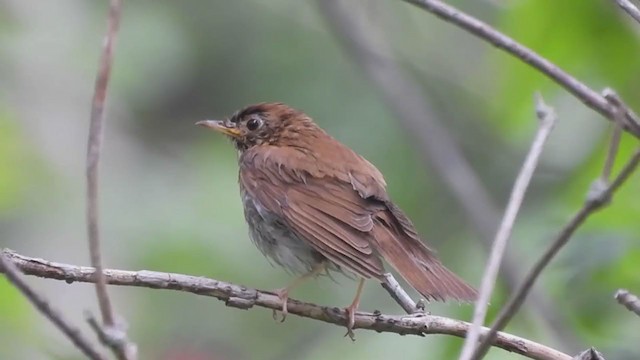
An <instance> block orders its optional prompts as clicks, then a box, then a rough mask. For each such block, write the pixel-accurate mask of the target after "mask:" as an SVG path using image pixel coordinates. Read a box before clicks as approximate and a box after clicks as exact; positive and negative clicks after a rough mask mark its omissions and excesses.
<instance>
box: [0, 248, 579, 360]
mask: <svg viewBox="0 0 640 360" xmlns="http://www.w3.org/2000/svg"><path fill="white" fill-rule="evenodd" d="M2 254H5V255H6V256H7V258H8V259H9V260H11V261H12V262H13V263H14V264H15V265H16V266H17V267H18V268H19V269H20V270H22V272H24V273H25V274H28V275H35V276H38V277H43V278H48V279H56V280H63V281H65V282H67V283H72V282H76V281H77V282H88V283H93V282H95V276H94V274H95V269H94V268H92V267H85V266H77V265H69V264H61V263H55V262H51V261H47V260H43V259H38V258H32V257H28V256H24V255H20V254H17V253H15V252H13V251H11V250H8V249H5V250H2ZM103 272H104V275H105V278H106V280H107V283H108V284H112V285H122V286H136V287H144V288H151V289H165V290H176V291H183V292H189V293H193V294H196V295H202V296H211V297H214V298H217V299H218V300H221V301H224V302H225V304H226V305H227V306H230V307H235V308H239V309H249V308H252V307H253V306H258V307H263V308H267V309H272V310H280V309H282V301H281V300H280V298H279V297H278V296H277V295H275V294H274V293H272V292H267V291H261V290H256V289H251V288H247V287H244V286H241V285H236V284H232V283H228V282H223V281H218V280H214V279H208V278H204V277H197V276H189V275H183V274H174V273H163V272H156V271H147V270H142V271H126V270H114V269H104V271H103ZM287 308H288V310H289V314H295V315H298V316H302V317H306V318H310V319H315V320H319V321H323V322H326V323H330V324H335V325H339V326H344V324H345V323H346V321H347V318H346V317H345V313H344V311H343V309H342V308H339V307H327V306H319V305H315V304H310V303H305V302H301V301H297V300H293V299H289V300H288V303H287ZM274 326H276V325H274ZM278 326H280V325H278ZM470 326H471V324H469V323H467V322H464V321H460V320H455V319H450V318H446V317H442V316H433V315H428V314H417V315H409V316H407V315H399V316H398V315H396V316H392V315H383V314H380V313H378V312H375V313H373V314H372V313H363V312H358V313H357V314H356V318H355V327H354V328H356V329H367V330H373V331H377V332H388V333H397V334H401V335H418V336H424V335H429V334H443V335H451V336H456V337H464V336H465V335H466V333H467V332H468V330H469V327H470ZM486 331H488V329H487V328H484V329H483V334H484V333H485V332H486ZM493 344H494V346H496V347H499V348H502V349H505V350H507V351H510V352H514V353H517V354H520V355H523V356H525V357H527V358H530V359H537V360H571V356H569V355H567V354H564V353H562V352H560V351H558V350H555V349H552V348H549V347H547V346H545V345H542V344H538V343H535V342H533V341H531V340H528V339H524V338H521V337H517V336H514V335H511V334H508V333H504V332H500V333H498V335H497V337H496V338H495V339H494V340H493Z"/></svg>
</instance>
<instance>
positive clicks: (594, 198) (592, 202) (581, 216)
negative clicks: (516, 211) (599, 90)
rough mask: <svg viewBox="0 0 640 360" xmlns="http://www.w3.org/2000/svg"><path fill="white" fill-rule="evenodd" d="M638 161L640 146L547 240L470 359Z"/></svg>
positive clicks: (481, 351) (478, 354)
mask: <svg viewBox="0 0 640 360" xmlns="http://www.w3.org/2000/svg"><path fill="white" fill-rule="evenodd" d="M639 163H640V149H638V150H636V152H635V153H634V154H633V155H632V156H631V159H630V160H629V161H628V162H627V163H626V165H625V166H624V168H623V169H622V170H621V171H620V173H619V174H618V176H617V177H616V178H615V179H614V180H613V182H612V183H611V184H610V185H608V186H606V187H605V188H603V189H601V190H600V191H599V193H598V194H595V195H594V194H591V195H590V196H588V198H587V201H586V202H585V204H584V205H583V206H582V208H581V209H580V210H579V211H578V212H577V213H576V214H575V215H574V216H573V218H572V219H571V220H570V221H569V222H568V223H567V225H565V227H564V228H563V229H562V230H561V231H560V233H559V234H558V235H557V236H556V238H555V239H554V240H553V241H552V242H551V244H550V245H549V247H548V248H547V250H546V251H545V252H544V254H543V255H542V257H540V259H538V261H536V263H535V264H534V265H533V268H532V269H531V270H530V271H529V274H528V275H527V277H526V278H525V280H524V282H523V283H522V285H520V287H519V288H518V290H517V291H516V292H515V293H514V294H513V295H512V296H511V298H510V299H509V302H508V303H507V305H505V306H504V307H503V308H502V310H501V311H500V314H499V315H498V318H497V319H496V321H495V322H494V323H493V325H492V326H491V331H490V332H489V333H488V334H487V335H485V336H484V340H483V341H482V343H481V344H480V345H479V346H478V348H477V349H476V351H475V353H474V355H473V357H471V359H474V360H478V359H481V358H482V356H484V354H485V353H486V351H487V350H488V349H489V346H490V344H491V342H492V341H493V337H494V335H495V334H496V333H497V332H498V331H499V330H502V329H504V327H505V326H506V325H507V323H508V322H509V321H510V320H511V318H512V317H513V316H514V315H515V314H516V312H517V311H518V310H519V309H520V306H522V304H523V303H524V300H525V299H526V297H527V294H528V293H529V291H530V290H531V288H532V287H533V284H534V283H535V282H536V280H537V279H538V277H539V276H540V274H541V273H542V270H544V269H545V268H546V267H547V265H549V263H550V262H551V260H552V259H553V258H554V257H555V256H556V255H557V254H558V252H559V251H560V249H562V247H563V246H564V245H566V244H567V242H569V239H570V238H571V236H572V235H573V234H574V233H575V231H576V230H577V229H578V228H579V227H580V225H582V224H583V223H584V222H585V221H586V219H587V218H588V217H589V216H590V215H591V214H593V213H594V212H595V211H596V210H598V209H601V208H602V207H603V206H605V205H606V204H608V203H609V200H610V199H611V196H612V195H613V193H614V192H615V191H616V190H618V188H620V186H621V185H622V184H623V183H624V182H625V181H626V180H627V179H628V178H629V177H630V176H631V174H633V172H634V171H635V170H636V168H637V167H638V164H639Z"/></svg>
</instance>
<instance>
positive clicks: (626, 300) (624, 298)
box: [614, 289, 640, 316]
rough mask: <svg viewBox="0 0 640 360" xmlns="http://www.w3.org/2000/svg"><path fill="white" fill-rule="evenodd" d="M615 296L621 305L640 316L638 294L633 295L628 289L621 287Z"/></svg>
mask: <svg viewBox="0 0 640 360" xmlns="http://www.w3.org/2000/svg"><path fill="white" fill-rule="evenodd" d="M614 298H615V299H616V301H618V303H619V304H620V305H622V306H624V307H626V308H627V310H629V311H631V312H633V313H634V314H636V315H638V316H640V298H638V297H637V296H636V295H633V294H632V293H630V292H629V291H628V290H625V289H619V290H618V291H616V294H615V295H614Z"/></svg>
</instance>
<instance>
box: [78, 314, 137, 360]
mask: <svg viewBox="0 0 640 360" xmlns="http://www.w3.org/2000/svg"><path fill="white" fill-rule="evenodd" d="M85 318H86V320H87V322H88V323H89V326H91V328H92V329H93V331H94V332H95V333H96V335H97V336H98V339H99V340H100V342H101V343H102V344H103V345H105V346H107V347H109V348H111V349H113V350H114V351H116V354H122V355H123V356H124V358H126V359H135V358H137V356H138V347H137V346H136V345H135V344H133V343H132V342H130V341H129V338H128V337H127V328H128V325H127V323H126V321H124V319H122V318H120V317H117V318H116V319H115V320H117V321H115V322H114V324H113V325H111V326H110V325H105V326H102V325H100V324H99V323H98V320H96V318H95V317H94V316H93V314H91V313H90V312H85Z"/></svg>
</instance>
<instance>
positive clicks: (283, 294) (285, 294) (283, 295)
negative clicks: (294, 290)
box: [273, 288, 289, 322]
mask: <svg viewBox="0 0 640 360" xmlns="http://www.w3.org/2000/svg"><path fill="white" fill-rule="evenodd" d="M273 293H274V294H276V295H277V296H278V298H279V299H280V301H282V309H281V310H280V314H281V318H280V322H284V320H285V319H286V318H287V314H288V313H289V311H287V301H288V300H289V289H287V288H281V289H276V290H273ZM273 320H276V321H278V310H273Z"/></svg>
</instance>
